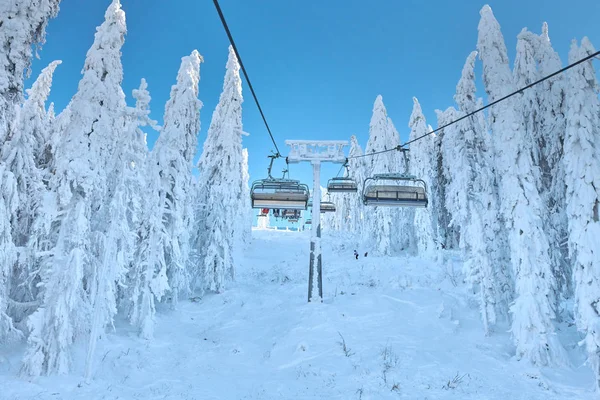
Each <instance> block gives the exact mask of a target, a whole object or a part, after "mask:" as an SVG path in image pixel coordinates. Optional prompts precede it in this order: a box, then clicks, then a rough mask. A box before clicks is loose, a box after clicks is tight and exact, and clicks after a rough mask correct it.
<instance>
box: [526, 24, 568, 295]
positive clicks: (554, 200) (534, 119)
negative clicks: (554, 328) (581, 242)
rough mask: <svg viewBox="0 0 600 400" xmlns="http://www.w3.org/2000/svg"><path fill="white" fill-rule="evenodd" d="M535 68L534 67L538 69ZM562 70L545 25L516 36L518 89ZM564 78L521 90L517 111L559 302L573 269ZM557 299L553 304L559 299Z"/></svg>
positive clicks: (561, 76)
mask: <svg viewBox="0 0 600 400" xmlns="http://www.w3.org/2000/svg"><path fill="white" fill-rule="evenodd" d="M534 64H537V69H536V66H535V65H534ZM561 68H562V65H561V61H560V58H559V56H558V53H556V51H555V50H554V49H553V48H552V45H551V43H550V38H549V36H548V25H547V24H546V23H544V24H543V26H542V34H541V35H539V36H538V35H535V34H533V33H531V32H528V31H526V30H523V31H522V32H521V34H519V42H518V44H517V59H516V60H515V71H514V74H515V82H516V85H517V87H522V86H525V85H526V84H529V83H531V82H533V81H536V80H538V79H541V78H542V77H545V76H548V75H550V74H552V73H554V72H556V71H558V70H560V69H561ZM564 86H565V75H564V74H559V75H557V76H554V77H552V78H550V79H548V80H546V81H544V82H542V83H541V84H538V85H536V86H535V87H534V88H531V89H529V90H527V91H525V92H524V93H523V94H522V95H521V99H522V106H521V107H520V110H521V111H522V112H524V114H525V121H526V122H525V123H524V127H525V128H526V129H527V134H528V135H529V134H531V135H532V136H533V140H534V151H533V159H534V162H535V165H536V166H537V167H538V168H539V170H540V175H539V177H538V190H539V192H540V196H541V197H542V200H543V201H544V207H545V208H546V210H547V213H548V217H547V218H545V219H544V224H545V225H544V229H545V231H546V234H547V235H548V238H549V241H550V243H551V244H552V245H551V246H550V258H551V261H552V269H553V271H554V275H555V276H556V279H557V283H558V285H559V286H558V288H557V289H558V290H559V292H560V294H561V295H562V297H569V296H570V295H571V293H572V288H571V279H570V277H571V268H570V263H569V262H568V259H567V258H568V254H567V246H566V242H565V238H566V236H567V218H566V211H565V183H564V179H565V178H564V168H563V163H562V162H561V159H562V155H563V142H564V136H565V126H566V120H565V114H566V111H565V104H566V103H565V90H564ZM558 297H559V296H557V300H559V298H558Z"/></svg>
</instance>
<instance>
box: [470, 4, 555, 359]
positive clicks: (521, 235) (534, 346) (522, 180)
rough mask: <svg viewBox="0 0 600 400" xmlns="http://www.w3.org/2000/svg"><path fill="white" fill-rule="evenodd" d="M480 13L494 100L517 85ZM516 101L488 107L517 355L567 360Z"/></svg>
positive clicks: (494, 31)
mask: <svg viewBox="0 0 600 400" xmlns="http://www.w3.org/2000/svg"><path fill="white" fill-rule="evenodd" d="M480 14H481V20H480V23H479V28H478V29H479V38H478V43H477V48H478V50H479V55H480V57H481V59H482V60H483V81H484V84H485V90H486V93H487V94H488V98H489V101H490V102H492V101H494V100H496V99H498V98H500V97H502V96H504V95H506V94H507V93H510V92H512V91H514V89H515V85H514V81H513V77H512V74H511V71H510V68H509V65H508V55H507V51H506V45H505V44H504V38H503V36H502V33H501V31H500V25H499V24H498V22H497V21H496V19H495V18H494V15H493V13H492V9H491V8H490V7H489V6H487V5H486V6H484V7H483V8H482V10H481V12H480ZM517 107H518V103H517V102H515V100H514V98H511V99H508V100H505V101H503V102H501V103H499V104H497V105H495V106H494V107H492V108H491V109H490V113H489V114H490V121H491V122H490V128H491V131H492V136H493V139H494V142H495V146H494V148H495V152H496V166H497V173H498V177H499V180H500V187H499V189H500V198H501V210H502V213H503V215H504V221H505V225H506V230H507V234H508V239H509V246H510V258H511V263H512V266H513V271H514V274H515V279H516V298H515V302H514V303H513V305H512V306H511V312H512V316H513V321H512V334H513V338H514V340H515V344H516V347H517V349H516V351H517V357H518V358H526V359H529V360H530V361H531V362H532V363H534V364H537V365H547V364H549V363H551V362H562V361H563V360H564V350H563V348H562V346H561V344H560V342H559V341H558V338H557V337H556V333H555V328H554V323H553V320H554V319H555V314H556V313H555V309H554V307H555V301H554V299H553V294H554V291H555V289H556V285H557V284H556V280H555V278H554V276H553V273H552V272H553V271H552V268H551V265H550V258H549V255H548V253H549V243H548V238H547V236H546V234H545V232H544V229H543V222H542V219H543V216H544V215H545V213H544V212H543V203H542V199H541V198H540V195H539V192H538V188H537V186H536V179H535V176H536V174H537V172H536V170H535V166H534V165H533V162H532V146H533V144H532V141H531V139H530V138H527V137H526V136H525V132H524V131H523V126H522V121H521V118H522V116H520V115H519V113H518V111H517V109H516V108H517Z"/></svg>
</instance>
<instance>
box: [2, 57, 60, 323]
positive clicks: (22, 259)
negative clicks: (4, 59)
mask: <svg viewBox="0 0 600 400" xmlns="http://www.w3.org/2000/svg"><path fill="white" fill-rule="evenodd" d="M58 64H60V61H54V62H52V63H51V64H50V65H49V66H48V67H46V68H44V69H43V70H42V73H41V74H40V76H39V77H38V79H37V80H36V81H35V83H34V84H33V86H32V87H31V89H28V90H27V93H28V98H27V100H26V101H25V103H24V105H23V107H22V109H21V112H20V113H19V125H18V126H19V129H17V130H16V131H15V132H14V133H13V135H12V136H11V138H10V139H9V140H7V141H6V142H5V143H4V145H3V146H2V154H1V158H2V162H4V163H6V165H7V167H8V169H10V171H11V172H12V173H13V175H14V178H15V180H16V183H17V191H18V196H19V199H20V200H19V203H18V207H17V208H16V210H15V214H14V215H13V217H12V219H13V221H14V223H13V224H12V228H13V229H12V237H13V242H14V244H15V246H16V247H17V250H18V252H19V257H18V261H17V262H16V263H15V265H14V271H13V283H14V284H13V287H12V290H11V297H12V299H13V300H15V301H18V302H21V303H25V302H30V301H32V300H33V299H34V298H35V297H36V287H35V283H37V277H35V276H34V275H35V274H31V271H34V270H37V269H38V268H37V266H36V265H35V264H36V263H35V261H34V259H33V257H32V254H31V252H30V251H29V250H31V249H34V248H35V246H34V243H35V242H37V240H38V237H40V236H43V235H44V234H45V233H47V232H46V231H47V229H48V225H49V224H50V222H51V221H50V220H48V217H52V210H50V209H44V205H45V204H46V202H45V199H46V198H47V197H48V196H47V193H46V185H44V180H45V178H46V175H47V174H48V171H47V170H44V167H45V166H46V165H47V163H46V162H43V159H49V158H50V155H49V151H50V150H49V149H46V144H47V143H48V135H49V130H50V121H49V118H48V114H47V112H46V107H45V103H46V99H47V97H48V95H49V94H50V87H51V85H52V74H53V72H54V69H55V68H56V66H57V65H58ZM38 219H42V221H37V220H38ZM22 311H24V310H22ZM18 314H21V313H18ZM24 317H25V315H14V316H13V318H17V319H18V320H19V321H20V320H22V319H23V318H24Z"/></svg>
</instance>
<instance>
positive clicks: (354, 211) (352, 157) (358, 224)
mask: <svg viewBox="0 0 600 400" xmlns="http://www.w3.org/2000/svg"><path fill="white" fill-rule="evenodd" d="M362 155H363V151H362V148H361V147H360V144H359V143H358V139H357V138H356V136H355V135H352V136H351V137H350V150H349V151H348V170H349V175H348V176H349V177H350V178H352V179H353V180H354V182H356V186H357V188H358V190H357V193H358V194H359V195H358V196H350V204H349V207H350V213H349V217H350V218H349V221H348V230H349V231H350V232H353V233H361V232H363V231H364V229H365V225H364V221H365V219H364V213H365V210H364V206H363V203H362V192H363V184H364V181H365V178H366V174H367V173H366V166H365V158H364V157H361V156H362Z"/></svg>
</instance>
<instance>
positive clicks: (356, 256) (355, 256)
mask: <svg viewBox="0 0 600 400" xmlns="http://www.w3.org/2000/svg"><path fill="white" fill-rule="evenodd" d="M354 258H356V259H357V260H358V252H357V251H356V250H354Z"/></svg>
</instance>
